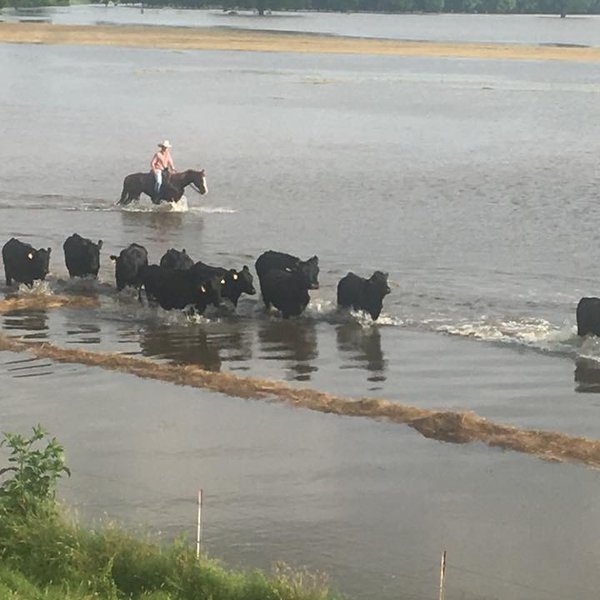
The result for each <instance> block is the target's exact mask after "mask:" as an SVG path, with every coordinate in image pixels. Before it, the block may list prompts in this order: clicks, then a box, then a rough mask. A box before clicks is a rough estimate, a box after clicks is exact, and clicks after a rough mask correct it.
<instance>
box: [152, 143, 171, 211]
mask: <svg viewBox="0 0 600 600" xmlns="http://www.w3.org/2000/svg"><path fill="white" fill-rule="evenodd" d="M158 147H159V148H160V150H159V151H158V152H155V154H154V156H153V157H152V160H151V161H150V170H151V171H152V173H153V174H154V195H153V196H152V202H154V203H155V204H158V203H159V202H160V188H161V185H162V184H163V174H164V176H165V185H168V177H169V174H170V173H172V172H174V171H175V165H174V164H173V158H172V157H171V152H170V151H169V148H171V143H170V142H169V140H164V141H162V142H161V143H160V144H158Z"/></svg>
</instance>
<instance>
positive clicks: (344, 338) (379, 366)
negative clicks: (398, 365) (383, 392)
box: [336, 322, 387, 389]
mask: <svg viewBox="0 0 600 600" xmlns="http://www.w3.org/2000/svg"><path fill="white" fill-rule="evenodd" d="M336 339H337V347H338V350H339V352H340V354H342V355H344V354H348V355H349V356H348V358H349V360H350V361H351V362H350V364H348V363H346V364H342V365H341V367H340V368H342V369H352V368H356V367H357V366H358V367H359V368H362V369H366V370H367V371H368V375H367V381H372V382H382V381H385V380H386V376H385V370H386V367H387V363H386V360H385V358H384V356H383V351H382V349H381V334H380V332H379V328H378V327H377V326H376V325H373V326H371V327H362V326H361V325H360V324H359V323H356V322H349V323H344V324H343V325H340V326H338V327H337V330H336ZM372 389H378V388H372Z"/></svg>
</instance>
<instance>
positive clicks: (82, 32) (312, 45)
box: [0, 23, 600, 61]
mask: <svg viewBox="0 0 600 600" xmlns="http://www.w3.org/2000/svg"><path fill="white" fill-rule="evenodd" d="M0 42H11V43H31V44H34V43H35V44H40V43H41V44H89V45H111V46H125V47H137V48H172V49H186V50H191V49H195V50H250V51H260V52H314V53H341V54H385V55H398V56H439V57H444V56H446V57H468V58H496V59H499V58H500V59H520V60H577V61H600V48H585V47H583V48H582V47H557V46H535V45H526V44H483V43H467V42H462V43H461V42H427V41H423V42H421V41H403V40H386V39H369V38H352V37H338V36H328V35H317V34H305V33H282V32H269V31H251V30H241V29H239V30H235V29H229V28H223V29H219V28H194V27H162V26H160V27H159V26H156V27H154V26H151V27H147V26H141V25H125V26H121V25H52V24H48V23H0Z"/></svg>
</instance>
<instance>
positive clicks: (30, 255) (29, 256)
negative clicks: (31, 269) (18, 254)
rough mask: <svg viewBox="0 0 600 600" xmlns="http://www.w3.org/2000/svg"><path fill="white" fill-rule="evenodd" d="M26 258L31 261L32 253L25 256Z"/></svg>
mask: <svg viewBox="0 0 600 600" xmlns="http://www.w3.org/2000/svg"><path fill="white" fill-rule="evenodd" d="M27 258H28V259H29V260H33V252H30V253H29V254H28V255H27Z"/></svg>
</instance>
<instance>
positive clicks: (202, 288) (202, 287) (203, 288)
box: [200, 285, 206, 293]
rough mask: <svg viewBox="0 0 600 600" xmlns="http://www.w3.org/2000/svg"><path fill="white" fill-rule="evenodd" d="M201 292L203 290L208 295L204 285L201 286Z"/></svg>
mask: <svg viewBox="0 0 600 600" xmlns="http://www.w3.org/2000/svg"><path fill="white" fill-rule="evenodd" d="M200 290H201V291H202V292H204V293H206V288H205V287H204V286H203V285H201V286H200Z"/></svg>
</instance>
